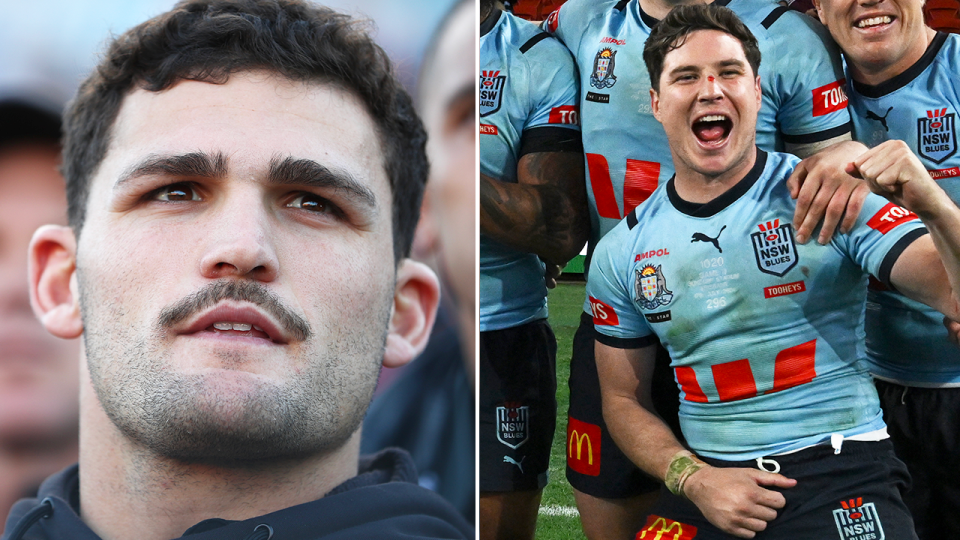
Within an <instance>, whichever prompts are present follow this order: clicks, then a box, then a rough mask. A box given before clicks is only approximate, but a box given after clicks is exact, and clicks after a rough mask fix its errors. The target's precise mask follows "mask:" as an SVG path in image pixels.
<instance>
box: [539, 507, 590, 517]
mask: <svg viewBox="0 0 960 540" xmlns="http://www.w3.org/2000/svg"><path fill="white" fill-rule="evenodd" d="M540 515H541V516H563V517H569V518H572V517H577V516H579V515H580V512H578V511H577V509H576V507H573V506H557V505H555V504H552V505H548V506H541V507H540Z"/></svg>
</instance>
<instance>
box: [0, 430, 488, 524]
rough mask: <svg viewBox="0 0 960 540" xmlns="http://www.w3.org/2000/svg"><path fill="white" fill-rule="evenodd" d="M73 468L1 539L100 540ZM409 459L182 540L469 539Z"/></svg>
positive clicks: (381, 462) (402, 456)
mask: <svg viewBox="0 0 960 540" xmlns="http://www.w3.org/2000/svg"><path fill="white" fill-rule="evenodd" d="M78 471H79V469H78V467H77V465H73V466H72V467H69V468H67V469H65V470H63V471H61V472H59V473H57V474H55V475H53V476H51V477H50V478H48V479H47V480H46V482H44V483H43V485H42V486H40V492H39V493H38V494H37V498H35V499H23V500H21V501H19V502H18V503H17V504H16V505H14V507H13V509H12V510H11V511H10V516H9V517H8V518H7V525H6V529H5V530H4V533H3V538H2V540H100V537H99V536H97V535H96V533H94V532H93V531H91V530H90V528H89V527H87V525H86V524H85V523H84V522H83V521H81V519H80V515H79V513H80V479H79V472H78ZM416 481H417V474H416V469H415V468H414V465H413V462H412V461H411V460H410V456H409V455H408V454H407V453H406V452H403V451H402V450H397V449H387V450H384V451H382V452H380V453H378V454H376V455H373V456H367V457H363V458H361V459H360V474H358V475H357V476H355V477H353V478H351V479H349V480H347V481H346V482H344V483H342V484H340V485H339V486H337V487H335V488H334V489H333V490H331V491H330V492H329V493H327V495H325V496H324V497H323V498H321V499H318V500H316V501H313V502H309V503H305V504H300V505H297V506H292V507H290V508H286V509H283V510H280V511H277V512H273V513H270V514H267V515H265V516H260V517H256V518H253V519H248V520H245V521H227V520H224V519H207V520H204V521H201V522H200V523H197V524H196V525H194V526H193V527H190V528H189V529H187V530H186V531H185V532H184V533H183V536H182V538H185V539H188V540H268V539H270V540H308V539H319V538H322V539H324V540H347V539H350V540H357V539H360V540H362V539H367V538H369V539H376V540H388V539H391V538H397V539H399V538H403V539H407V540H413V539H418V538H419V539H427V538H462V539H466V538H473V531H472V529H471V528H470V526H469V525H468V524H467V522H466V521H465V520H464V519H463V517H462V516H461V515H460V514H459V513H458V512H457V511H456V510H454V509H453V507H451V506H450V505H449V504H448V503H447V502H446V501H444V500H443V499H442V498H441V497H440V496H439V495H437V494H435V493H433V492H431V491H429V490H427V489H424V488H421V487H420V486H418V485H416Z"/></svg>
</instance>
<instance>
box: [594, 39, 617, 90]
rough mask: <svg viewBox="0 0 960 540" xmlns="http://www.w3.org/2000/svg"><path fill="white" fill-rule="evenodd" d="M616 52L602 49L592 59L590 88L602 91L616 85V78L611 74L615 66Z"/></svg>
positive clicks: (606, 48)
mask: <svg viewBox="0 0 960 540" xmlns="http://www.w3.org/2000/svg"><path fill="white" fill-rule="evenodd" d="M616 58H617V51H615V50H613V49H611V48H610V47H604V48H602V49H600V50H599V51H598V52H597V56H596V58H594V59H593V73H592V74H591V75H590V86H592V87H594V88H599V89H600V90H603V89H605V88H610V87H612V86H613V85H615V84H617V76H616V75H614V74H613V68H614V67H615V66H616V64H617V62H616Z"/></svg>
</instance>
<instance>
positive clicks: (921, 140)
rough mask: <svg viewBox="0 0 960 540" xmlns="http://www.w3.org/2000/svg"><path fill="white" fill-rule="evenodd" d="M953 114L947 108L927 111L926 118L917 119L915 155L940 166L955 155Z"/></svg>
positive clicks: (955, 135) (955, 142)
mask: <svg viewBox="0 0 960 540" xmlns="http://www.w3.org/2000/svg"><path fill="white" fill-rule="evenodd" d="M955 116H956V114H955V113H950V114H947V108H946V107H944V108H943V109H934V110H932V111H927V116H926V118H918V119H917V153H918V154H920V156H922V157H924V158H926V159H929V160H930V161H932V162H934V163H937V164H940V163H943V162H944V161H945V160H946V159H947V158H948V157H950V156H952V155H954V154H956V153H957V132H956V127H955V123H954V117H955Z"/></svg>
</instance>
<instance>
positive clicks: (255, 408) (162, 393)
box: [77, 268, 392, 467]
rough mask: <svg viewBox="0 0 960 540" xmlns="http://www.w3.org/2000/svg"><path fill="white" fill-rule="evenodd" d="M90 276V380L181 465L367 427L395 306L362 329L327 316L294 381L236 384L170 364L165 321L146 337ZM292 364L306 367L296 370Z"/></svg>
mask: <svg viewBox="0 0 960 540" xmlns="http://www.w3.org/2000/svg"><path fill="white" fill-rule="evenodd" d="M83 274H84V273H83V272H81V271H80V270H79V268H78V272H77V275H78V285H79V290H80V300H81V301H80V304H81V313H82V317H83V321H84V344H85V351H86V356H87V365H88V368H89V372H90V378H91V381H92V383H93V388H94V390H95V392H96V394H97V398H98V399H99V402H100V404H101V406H102V407H103V409H104V412H105V413H106V414H107V416H108V417H109V418H110V420H111V421H112V422H113V424H114V425H115V426H116V427H117V428H118V429H119V430H120V432H121V433H122V434H123V435H124V436H125V437H126V438H127V439H129V440H130V441H131V442H133V443H134V444H136V445H138V446H140V447H142V448H144V449H145V450H147V451H149V452H151V453H154V454H156V455H159V456H162V457H165V458H169V459H174V460H178V461H181V462H186V463H205V464H214V465H221V466H228V467H244V466H251V465H253V464H254V463H256V462H261V463H264V462H269V461H277V460H285V459H297V458H303V457H306V456H310V455H318V454H322V453H326V452H331V451H334V450H336V449H339V448H340V447H342V446H343V444H344V443H345V442H346V441H347V440H348V439H349V438H350V436H351V435H352V434H353V433H354V432H355V431H356V430H357V429H358V427H359V426H360V423H361V421H362V420H363V416H364V414H365V413H366V410H367V408H368V407H369V405H370V401H371V399H372V397H373V391H374V388H375V386H376V381H377V377H378V374H379V372H380V367H381V365H382V360H383V351H384V346H385V343H386V334H387V331H386V329H387V325H388V322H389V317H390V304H386V305H385V306H384V307H383V308H382V309H381V310H380V313H379V314H377V315H376V316H375V317H372V318H373V319H374V320H372V321H370V324H368V325H358V328H346V327H345V325H340V326H339V327H337V326H335V325H334V324H333V322H332V321H330V320H325V321H323V322H324V324H326V325H327V326H328V328H324V331H322V332H319V333H315V334H313V337H310V338H307V340H306V341H303V342H301V343H300V344H299V347H298V350H299V356H300V358H299V359H294V360H291V361H290V364H289V366H285V367H287V368H288V369H289V370H290V377H288V378H287V379H286V380H284V381H282V382H277V381H274V380H266V379H264V378H255V377H254V376H252V375H250V376H249V377H247V378H246V380H244V382H243V383H242V384H241V385H238V384H236V383H231V382H228V381H225V380H223V379H222V377H220V378H219V379H218V374H217V373H190V374H185V373H179V372H176V371H174V370H172V369H170V368H171V367H172V366H173V363H172V358H171V356H172V354H171V351H169V350H164V349H163V344H164V343H165V341H164V339H165V338H164V336H165V334H166V332H165V330H164V329H163V327H162V326H161V324H160V323H159V321H158V323H157V324H155V325H153V328H151V329H150V330H149V331H148V332H141V333H140V335H138V332H137V329H136V328H135V327H134V326H132V325H130V324H124V322H123V320H124V311H123V307H122V306H118V305H111V304H110V303H105V304H98V303H97V302H96V301H95V300H94V299H95V298H96V297H95V296H94V295H92V294H91V292H92V290H95V287H94V286H93V285H92V284H87V283H86V281H85V280H84V279H83ZM104 296H105V297H106V295H104ZM391 300H392V296H391ZM371 311H373V310H371ZM329 312H330V310H329V309H328V310H327V313H329ZM365 328H383V331H382V332H381V333H379V334H377V335H375V334H374V332H373V331H370V330H365ZM107 329H109V331H107ZM358 330H359V331H358ZM143 333H146V334H147V335H142V334H143ZM317 335H319V336H329V342H327V343H321V342H320V338H318V337H317ZM288 347H289V345H288ZM220 361H221V364H222V366H224V369H231V368H230V366H236V368H237V369H238V371H239V370H240V369H242V367H243V363H244V362H250V361H251V360H250V358H249V357H247V358H239V357H236V358H234V357H231V356H230V355H229V353H224V354H222V355H221V356H220ZM294 366H302V369H301V371H300V373H298V374H296V375H295V376H294V373H293V370H294Z"/></svg>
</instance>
